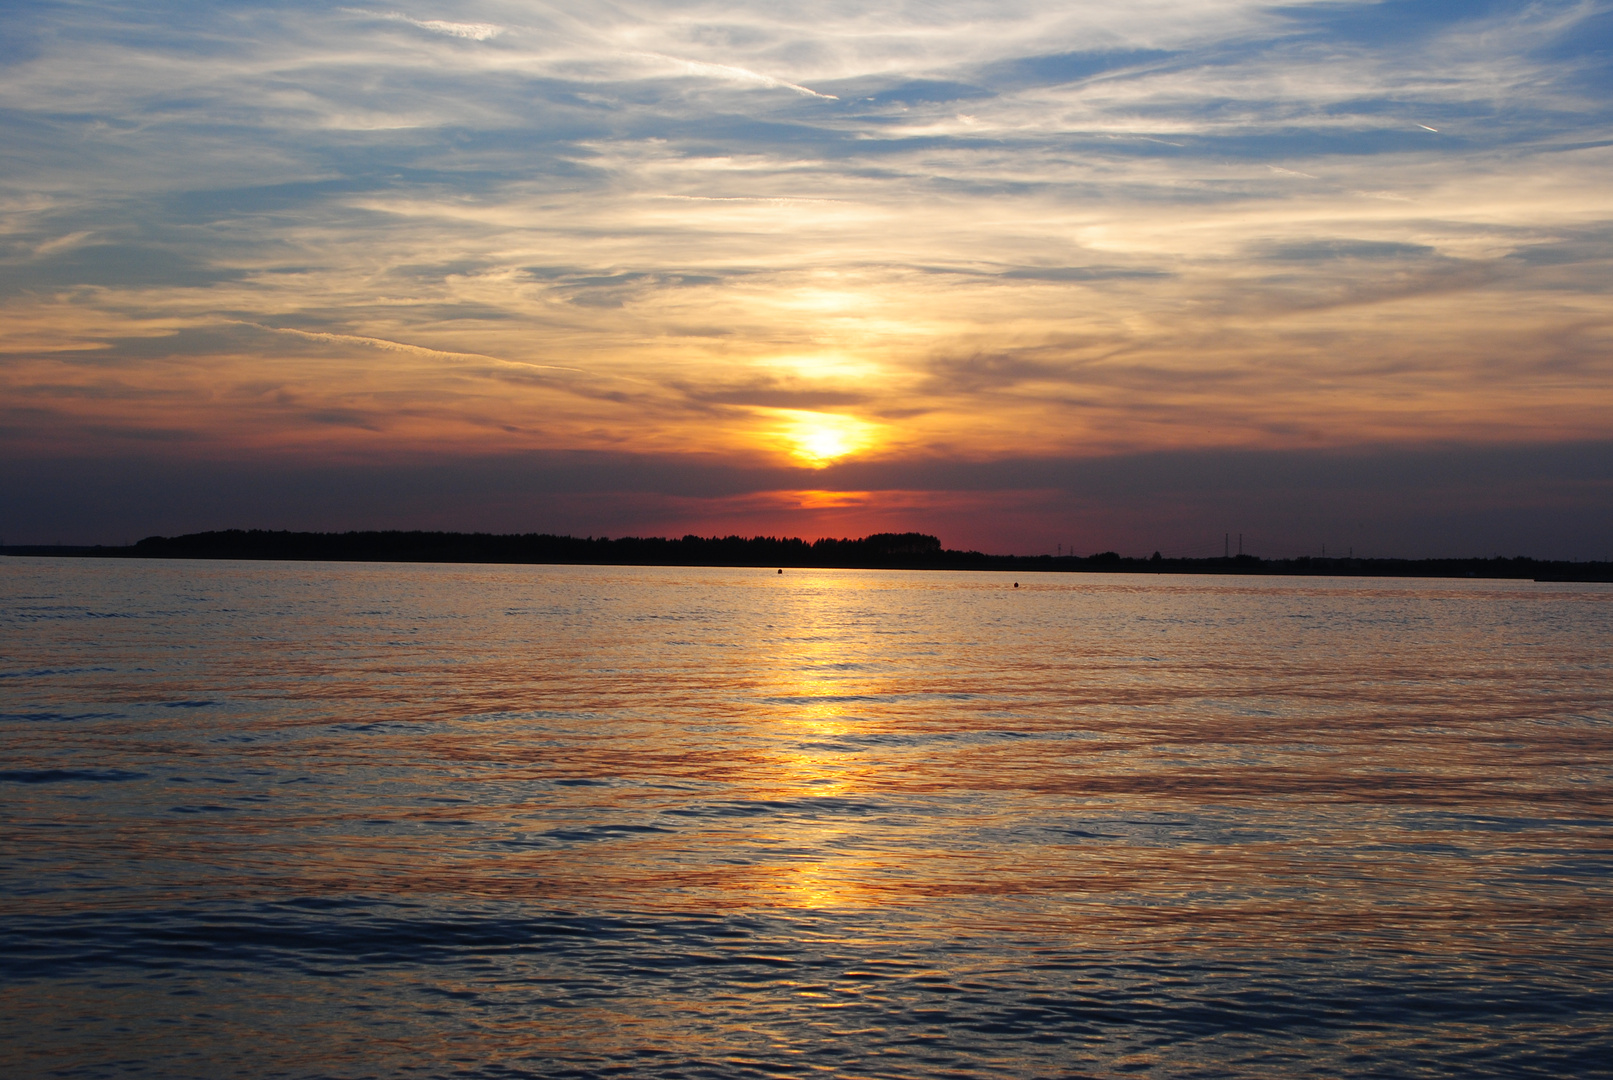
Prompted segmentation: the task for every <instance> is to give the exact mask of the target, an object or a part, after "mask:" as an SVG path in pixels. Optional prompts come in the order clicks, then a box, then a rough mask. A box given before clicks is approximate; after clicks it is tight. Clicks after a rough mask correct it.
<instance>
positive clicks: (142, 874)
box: [0, 559, 1613, 1077]
mask: <svg viewBox="0 0 1613 1080" xmlns="http://www.w3.org/2000/svg"><path fill="white" fill-rule="evenodd" d="M1020 583H1021V587H1020V588H1019V589H1017V590H1016V589H1014V588H1012V581H1011V579H1010V578H1007V577H1004V576H1003V575H999V574H968V573H923V572H913V573H904V572H869V571H800V570H792V571H788V572H786V573H785V574H784V575H782V576H780V575H778V574H776V573H774V572H772V571H770V570H769V571H760V570H744V569H681V568H679V569H674V568H617V567H524V566H523V567H462V566H409V565H330V564H266V563H256V564H254V563H186V562H99V561H89V560H82V561H79V560H48V559H9V560H5V561H3V562H0V746H3V748H4V750H3V755H4V756H3V760H0V840H3V847H0V860H3V862H0V914H3V918H0V1036H3V1041H0V1065H3V1066H4V1069H3V1071H4V1072H5V1073H6V1075H8V1076H26V1077H33V1076H71V1077H100V1076H132V1075H148V1076H160V1077H226V1076H252V1077H259V1076H261V1077H314V1076H330V1077H366V1076H377V1077H393V1076H477V1077H507V1076H543V1077H566V1076H627V1077H639V1076H643V1077H651V1076H653V1077H751V1076H755V1077H764V1076H766V1077H777V1076H809V1075H821V1076H837V1077H910V1076H911V1077H921V1076H922V1077H938V1076H945V1077H986V1076H1015V1077H1019V1076H1082V1075H1089V1076H1121V1075H1134V1074H1141V1075H1153V1076H1169V1077H1213V1076H1238V1077H1295V1076H1340V1075H1349V1076H1564V1075H1581V1076H1584V1075H1609V1074H1610V1066H1609V1064H1608V1063H1609V1062H1610V1061H1613V921H1610V915H1613V904H1610V899H1613V897H1610V891H1609V883H1610V869H1613V650H1610V649H1609V643H1610V642H1613V589H1610V588H1608V587H1606V586H1596V585H1537V584H1533V583H1528V582H1466V581H1463V582H1453V581H1372V580H1366V581H1346V580H1325V579H1296V580H1275V581H1273V580H1260V579H1250V578H1233V579H1208V578H1178V577H1134V576H1083V575H1072V576H1060V575H1047V576H1036V577H1021V579H1020Z"/></svg>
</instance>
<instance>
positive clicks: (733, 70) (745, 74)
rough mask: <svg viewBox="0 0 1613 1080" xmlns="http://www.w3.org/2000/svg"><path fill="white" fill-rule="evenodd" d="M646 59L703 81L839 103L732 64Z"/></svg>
mask: <svg viewBox="0 0 1613 1080" xmlns="http://www.w3.org/2000/svg"><path fill="white" fill-rule="evenodd" d="M642 55H643V56H644V57H645V58H646V59H649V60H657V61H662V62H664V63H666V64H669V65H671V66H672V67H673V69H674V70H676V71H678V72H680V73H682V74H685V75H690V76H694V77H696V78H701V79H716V80H718V81H719V82H731V83H740V84H742V85H747V86H765V87H770V88H775V89H783V90H793V91H794V92H795V93H797V94H801V95H802V96H804V97H814V98H822V99H823V100H825V101H838V100H839V99H838V98H837V97H835V95H833V94H820V93H818V92H817V91H816V90H813V89H810V88H809V87H805V86H801V85H799V84H797V83H792V82H786V81H785V80H783V79H775V78H773V77H772V76H771V75H762V74H759V73H758V72H755V71H750V70H748V69H746V68H742V67H734V66H733V65H731V64H709V63H705V62H704V61H700V60H682V59H679V58H678V57H675V56H663V55H661V54H659V53H644V54H642Z"/></svg>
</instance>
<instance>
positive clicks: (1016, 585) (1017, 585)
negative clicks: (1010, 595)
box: [1014, 581, 1019, 589]
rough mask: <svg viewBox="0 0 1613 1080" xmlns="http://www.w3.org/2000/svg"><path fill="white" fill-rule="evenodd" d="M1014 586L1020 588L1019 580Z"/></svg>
mask: <svg viewBox="0 0 1613 1080" xmlns="http://www.w3.org/2000/svg"><path fill="white" fill-rule="evenodd" d="M1014 588H1016V589H1017V588H1019V582H1017V581H1016V582H1014Z"/></svg>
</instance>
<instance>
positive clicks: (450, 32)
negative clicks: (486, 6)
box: [381, 11, 506, 41]
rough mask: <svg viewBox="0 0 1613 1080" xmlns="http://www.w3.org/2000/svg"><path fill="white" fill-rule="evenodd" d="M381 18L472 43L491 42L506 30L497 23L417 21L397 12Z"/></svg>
mask: <svg viewBox="0 0 1613 1080" xmlns="http://www.w3.org/2000/svg"><path fill="white" fill-rule="evenodd" d="M381 17H382V18H383V19H392V20H395V21H397V22H406V23H408V24H409V25H410V26H418V27H419V28H420V29H422V30H430V31H431V32H432V33H434V34H446V35H447V36H448V37H457V38H468V39H469V40H471V41H491V40H492V39H493V38H496V37H498V36H499V35H500V34H502V33H504V31H505V29H506V27H503V26H499V25H497V24H496V23H463V22H448V21H446V20H443V19H416V18H413V17H411V16H408V15H404V14H401V13H399V12H396V11H389V12H386V13H385V14H383V15H382V16H381Z"/></svg>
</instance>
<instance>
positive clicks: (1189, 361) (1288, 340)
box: [0, 0, 1613, 558]
mask: <svg viewBox="0 0 1613 1080" xmlns="http://www.w3.org/2000/svg"><path fill="white" fill-rule="evenodd" d="M0 161H3V162H4V168H3V169H0V208H3V212H0V230H3V232H0V305H3V309H0V310H3V317H0V455H3V457H4V462H3V464H0V537H3V539H4V541H5V542H7V543H21V542H40V541H53V540H60V541H64V542H122V541H126V540H130V539H135V538H138V537H140V536H144V535H148V534H152V533H168V534H172V533H177V532H185V531H192V530H196V529H203V528H225V527H232V526H239V527H264V528H318V529H347V528H394V527H397V528H417V527H419V528H453V529H490V530H494V531H522V532H526V531H550V532H572V533H577V534H579V535H582V534H592V535H611V536H620V535H625V534H639V535H665V534H672V535H681V534H683V533H686V532H695V533H701V534H712V533H734V532H737V533H744V534H747V535H749V534H755V533H768V534H782V535H800V536H805V537H808V538H812V537H816V536H823V535H837V536H844V535H861V534H863V533H866V532H870V531H876V530H881V529H910V528H911V529H922V530H924V531H928V532H934V533H937V534H938V535H940V536H941V538H942V540H943V541H944V542H945V543H946V544H947V545H948V546H952V547H973V548H980V549H983V550H988V551H998V552H1021V553H1040V552H1043V551H1047V552H1052V551H1054V550H1057V549H1059V548H1060V547H1062V548H1073V549H1075V550H1077V551H1080V552H1082V553H1088V552H1091V551H1097V550H1102V549H1106V548H1116V549H1119V550H1121V551H1123V552H1126V553H1128V554H1147V553H1148V552H1150V551H1152V550H1154V549H1161V550H1163V551H1164V552H1165V553H1166V554H1209V553H1212V552H1213V553H1216V554H1219V553H1220V550H1221V546H1222V543H1223V537H1224V536H1226V535H1227V534H1229V533H1230V534H1231V535H1232V536H1233V537H1236V536H1237V535H1238V534H1239V533H1240V532H1241V533H1244V534H1245V535H1246V545H1247V546H1248V548H1249V549H1250V550H1253V551H1256V552H1257V553H1260V554H1268V555H1291V554H1305V553H1310V554H1319V553H1320V552H1321V549H1322V546H1323V545H1324V544H1325V545H1327V549H1328V551H1329V553H1335V552H1337V553H1343V552H1344V551H1345V550H1347V549H1353V550H1355V551H1356V552H1357V553H1358V554H1362V553H1364V554H1401V555H1439V554H1452V555H1470V554H1478V555H1491V554H1497V553H1499V554H1507V555H1512V554H1520V553H1521V554H1532V555H1537V556H1551V557H1577V558H1608V557H1609V556H1610V555H1613V430H1610V429H1613V302H1610V287H1613V2H1608V0H1539V2H1528V3H1526V2H1513V0H1504V2H1493V3H1491V2H1484V0H1466V2H1461V3H1455V2H1446V0H1417V2H1409V3H1408V2H1400V0H1385V2H1364V0H1328V2H1311V3H1305V2H1295V3H1288V4H1281V5H1276V4H1265V3H1253V2H1243V0H1131V2H1129V3H1125V4H1117V3H1108V2H1103V3H1099V2H1095V0H1090V2H1087V0H1084V2H1064V3H1058V2H1048V0H1043V2H1037V3H1029V2H1020V0H991V2H953V0H936V2H929V3H918V2H908V3H891V4H878V3H873V4H870V3H866V2H857V3H851V2H835V3H822V2H810V0H800V2H794V3H789V4H782V3H726V4H717V3H675V2H653V0H643V2H635V0H628V2H616V3H612V2H599V0H592V2H590V3H587V4H582V3H569V4H545V3H534V2H522V3H514V2H511V3H463V4H451V5H450V4H442V5H438V6H430V5H426V6H420V5H413V6H404V7H391V6H385V5H382V6H375V7H364V6H352V7H332V6H327V5H323V4H319V5H316V4H300V3H282V4H232V3H226V4H217V5H214V4H197V3H183V4H181V3H162V2H158V3H144V4H138V5H136V4H116V3H93V2H91V3H53V2H49V0H43V2H37V3H29V4H27V5H11V6H9V7H8V10H7V13H6V29H5V32H4V34H3V36H0ZM1235 542H1236V541H1235V540H1234V543H1235Z"/></svg>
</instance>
